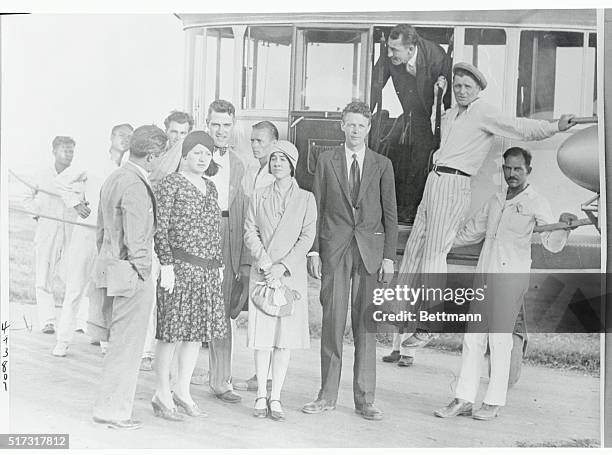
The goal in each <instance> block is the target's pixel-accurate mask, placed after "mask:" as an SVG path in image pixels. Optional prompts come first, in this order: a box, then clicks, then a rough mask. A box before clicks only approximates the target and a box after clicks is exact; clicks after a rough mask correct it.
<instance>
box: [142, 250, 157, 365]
mask: <svg viewBox="0 0 612 455" xmlns="http://www.w3.org/2000/svg"><path fill="white" fill-rule="evenodd" d="M152 258H153V261H152V262H151V287H152V288H153V292H152V295H153V306H152V308H151V316H150V319H149V324H148V325H147V334H146V335H145V344H144V350H143V352H142V358H143V359H144V358H145V357H149V358H151V359H154V358H155V346H156V344H157V340H156V339H155V331H156V329H157V280H158V278H159V273H160V270H161V266H160V264H159V259H158V258H157V255H156V254H155V251H153V256H152Z"/></svg>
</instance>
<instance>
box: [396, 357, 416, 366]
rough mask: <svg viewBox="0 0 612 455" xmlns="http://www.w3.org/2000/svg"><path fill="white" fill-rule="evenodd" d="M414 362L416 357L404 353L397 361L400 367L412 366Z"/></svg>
mask: <svg viewBox="0 0 612 455" xmlns="http://www.w3.org/2000/svg"><path fill="white" fill-rule="evenodd" d="M413 363H414V357H410V356H409V355H403V356H401V357H400V359H399V361H398V362H397V366H398V367H411V366H412V364H413Z"/></svg>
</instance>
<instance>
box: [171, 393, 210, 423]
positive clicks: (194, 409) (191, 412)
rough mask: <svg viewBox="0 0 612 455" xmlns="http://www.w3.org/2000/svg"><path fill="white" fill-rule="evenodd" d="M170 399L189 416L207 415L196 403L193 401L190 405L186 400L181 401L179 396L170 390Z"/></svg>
mask: <svg viewBox="0 0 612 455" xmlns="http://www.w3.org/2000/svg"><path fill="white" fill-rule="evenodd" d="M172 401H174V404H175V405H176V406H177V407H178V408H179V409H182V410H183V412H184V413H185V414H187V415H188V416H189V417H208V414H206V413H205V412H204V411H202V410H201V409H200V407H199V406H198V405H197V403H193V404H192V405H190V404H189V403H187V402H186V401H183V400H181V399H180V398H179V397H177V396H176V393H174V392H172Z"/></svg>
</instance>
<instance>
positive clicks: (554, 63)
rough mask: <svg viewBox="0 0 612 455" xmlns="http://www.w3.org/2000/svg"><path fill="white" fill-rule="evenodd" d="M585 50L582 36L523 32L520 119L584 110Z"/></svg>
mask: <svg viewBox="0 0 612 455" xmlns="http://www.w3.org/2000/svg"><path fill="white" fill-rule="evenodd" d="M582 47H583V34H582V33H575V32H552V31H539V32H536V31H522V32H521V43H520V50H519V77H518V87H517V102H516V115H517V116H519V117H529V118H537V119H545V120H550V119H553V118H558V117H559V115H561V113H563V112H575V113H579V112H581V111H582V109H581V99H580V96H579V94H580V93H581V91H582V90H581V88H582V80H583V79H582V77H583V65H584V63H585V62H583V49H582ZM569 93H576V94H577V95H578V96H568V94H569Z"/></svg>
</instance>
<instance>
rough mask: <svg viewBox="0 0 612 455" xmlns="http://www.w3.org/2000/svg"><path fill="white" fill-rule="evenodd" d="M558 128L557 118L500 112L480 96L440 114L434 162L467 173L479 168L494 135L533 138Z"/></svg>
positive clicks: (547, 134)
mask: <svg viewBox="0 0 612 455" xmlns="http://www.w3.org/2000/svg"><path fill="white" fill-rule="evenodd" d="M558 131H559V127H558V123H557V122H549V121H547V120H532V119H526V118H516V117H509V116H507V115H503V114H502V113H501V112H499V110H497V109H495V108H494V107H493V106H491V105H490V104H488V103H486V102H485V101H483V100H481V99H480V98H478V99H476V100H475V101H473V102H472V103H471V104H470V105H469V106H468V107H467V109H466V110H465V111H464V112H462V113H461V115H459V106H454V107H452V108H450V109H448V110H447V111H446V112H445V113H444V114H443V116H442V122H441V134H442V136H441V140H440V148H439V149H438V151H437V152H436V153H434V156H433V162H434V164H437V165H438V166H447V167H452V168H454V169H459V170H460V171H463V172H465V173H467V174H469V175H474V174H476V173H477V172H478V170H479V169H480V167H481V166H482V163H483V161H484V159H485V158H486V156H487V153H489V150H490V149H491V147H492V145H493V141H494V139H495V136H502V137H505V138H508V139H515V140H524V141H533V140H541V139H546V138H547V137H550V136H552V135H553V134H555V133H557V132H558Z"/></svg>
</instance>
